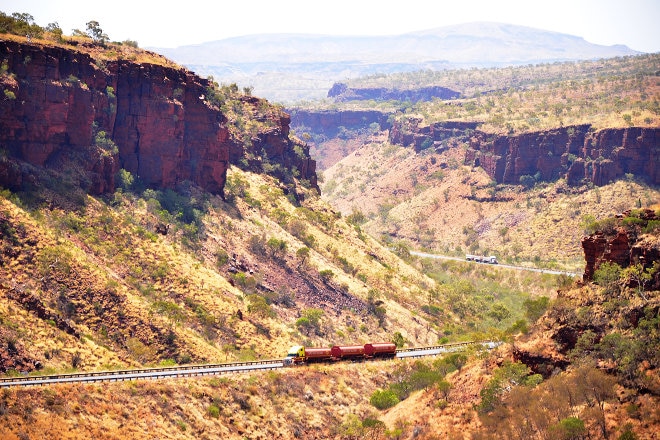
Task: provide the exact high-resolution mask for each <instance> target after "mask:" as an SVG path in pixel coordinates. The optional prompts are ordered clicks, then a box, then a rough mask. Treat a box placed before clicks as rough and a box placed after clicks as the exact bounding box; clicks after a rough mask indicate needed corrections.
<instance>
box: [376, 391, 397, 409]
mask: <svg viewBox="0 0 660 440" xmlns="http://www.w3.org/2000/svg"><path fill="white" fill-rule="evenodd" d="M369 403H371V404H372V405H373V406H375V407H376V408H378V409H380V410H383V409H388V408H392V407H393V406H394V405H396V404H397V403H399V398H398V397H397V395H396V393H395V392H394V391H392V390H376V391H374V393H373V394H372V395H371V397H370V398H369Z"/></svg>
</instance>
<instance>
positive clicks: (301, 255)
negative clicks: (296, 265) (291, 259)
mask: <svg viewBox="0 0 660 440" xmlns="http://www.w3.org/2000/svg"><path fill="white" fill-rule="evenodd" d="M296 257H298V259H299V260H300V266H301V267H306V266H307V261H308V260H309V248H308V247H306V246H305V247H301V248H300V249H298V250H297V251H296Z"/></svg>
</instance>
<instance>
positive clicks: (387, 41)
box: [151, 22, 639, 102]
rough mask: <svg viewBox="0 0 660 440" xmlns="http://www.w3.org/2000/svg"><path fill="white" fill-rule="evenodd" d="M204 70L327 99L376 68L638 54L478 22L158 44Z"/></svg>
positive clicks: (223, 78) (282, 95)
mask: <svg viewBox="0 0 660 440" xmlns="http://www.w3.org/2000/svg"><path fill="white" fill-rule="evenodd" d="M151 50H154V51H156V52H159V53H161V54H163V55H165V56H167V57H168V58H170V59H172V60H173V61H176V62H177V63H180V64H183V65H185V66H186V67H188V68H189V69H191V70H193V71H195V72H197V73H198V74H200V75H213V76H214V77H215V78H216V80H218V81H220V82H237V83H238V84H239V85H241V86H250V85H251V86H254V93H255V94H256V95H259V96H263V97H266V98H268V99H271V100H276V101H283V102H286V101H292V100H298V99H310V98H312V99H313V98H323V97H325V96H326V94H327V91H328V89H329V88H330V87H331V86H332V83H333V82H335V81H338V80H343V79H346V78H353V77H356V76H362V75H368V74H373V73H395V72H405V71H413V70H419V69H451V68H459V67H492V66H502V65H517V64H529V63H535V64H536V63H542V62H554V61H569V60H584V59H597V58H609V57H615V56H626V55H635V54H638V53H639V52H637V51H634V50H632V49H630V48H628V47H627V46H623V45H615V46H602V45H598V44H592V43H589V42H587V41H585V40H584V39H583V38H581V37H576V36H573V35H567V34H561V33H557V32H551V31H546V30H540V29H534V28H529V27H524V26H515V25H510V24H502V23H490V22H477V23H467V24H462V25H454V26H446V27H441V28H436V29H430V30H426V31H419V32H412V33H407V34H402V35H392V36H331V35H312V34H261V35H248V36H243V37H236V38H229V39H224V40H219V41H212V42H208V43H202V44H197V45H189V46H181V47H177V48H170V49H168V48H151Z"/></svg>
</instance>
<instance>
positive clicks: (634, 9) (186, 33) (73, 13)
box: [0, 0, 660, 52]
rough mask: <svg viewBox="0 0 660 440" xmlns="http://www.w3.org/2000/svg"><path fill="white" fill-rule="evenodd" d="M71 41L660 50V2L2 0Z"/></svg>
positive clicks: (3, 7) (1, 5)
mask: <svg viewBox="0 0 660 440" xmlns="http://www.w3.org/2000/svg"><path fill="white" fill-rule="evenodd" d="M0 11H2V12H4V13H5V14H11V13H14V12H27V13H29V14H31V15H32V16H33V17H34V19H35V22H36V23H37V24H39V25H41V26H46V25H47V24H48V23H52V22H57V23H58V24H59V25H60V27H61V28H62V30H63V31H64V33H65V34H66V35H71V33H72V30H73V29H80V30H83V31H84V30H86V23H87V22H88V21H91V20H95V21H97V22H99V25H100V27H101V29H102V30H103V31H104V32H105V33H106V34H107V35H108V36H109V37H110V40H111V41H124V40H133V41H137V42H138V44H139V46H140V47H143V48H146V47H178V46H184V45H190V44H199V43H204V42H208V41H215V40H221V39H225V38H230V37H235V36H241V35H251V34H264V33H302V34H309V33H312V34H327V35H353V36H355V35H398V34H403V33H406V32H412V31H419V30H426V29H433V28H437V27H442V26H448V25H453V24H462V23H469V22H474V21H492V22H500V23H508V24H515V25H522V26H529V27H533V28H538V29H544V30H549V31H555V32H560V33H565V34H570V35H575V36H578V37H582V38H584V39H585V40H587V41H588V42H590V43H595V44H602V45H608V46H609V45H613V44H624V45H626V46H628V47H630V48H631V49H634V50H638V51H641V52H660V0H451V1H446V0H278V1H275V0H231V1H227V0H212V1H203V0H160V1H151V0H110V1H94V0H21V1H20V2H19V1H17V0H0Z"/></svg>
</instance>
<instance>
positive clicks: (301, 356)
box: [284, 342, 396, 365]
mask: <svg viewBox="0 0 660 440" xmlns="http://www.w3.org/2000/svg"><path fill="white" fill-rule="evenodd" d="M394 356H396V345H394V344H393V343H391V342H377V343H369V344H364V345H335V346H333V347H331V348H325V347H303V346H302V345H294V346H293V347H291V349H289V352H288V353H287V356H286V358H285V359H284V365H302V364H306V363H307V364H311V363H317V362H335V361H340V360H351V361H361V360H366V359H386V358H393V357H394Z"/></svg>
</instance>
